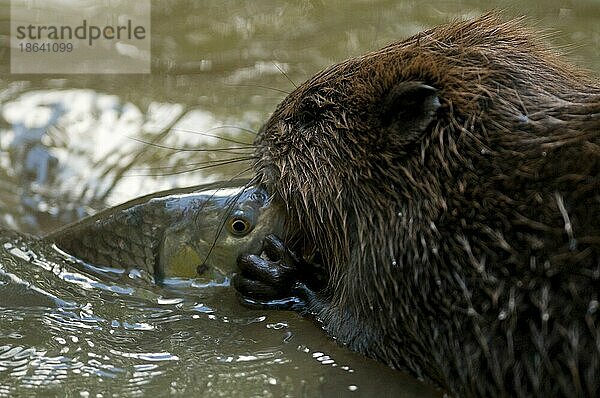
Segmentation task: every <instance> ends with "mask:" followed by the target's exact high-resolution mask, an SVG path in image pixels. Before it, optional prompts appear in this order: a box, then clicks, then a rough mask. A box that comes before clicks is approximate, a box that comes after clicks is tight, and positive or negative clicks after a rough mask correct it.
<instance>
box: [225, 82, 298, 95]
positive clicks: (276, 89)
mask: <svg viewBox="0 0 600 398" xmlns="http://www.w3.org/2000/svg"><path fill="white" fill-rule="evenodd" d="M224 85H226V86H230V87H251V88H264V89H266V90H272V91H277V92H278V93H282V94H285V95H288V94H290V93H291V91H286V90H282V89H279V88H275V87H269V86H263V85H260V84H230V83H224Z"/></svg>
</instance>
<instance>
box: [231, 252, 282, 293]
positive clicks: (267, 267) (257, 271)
mask: <svg viewBox="0 0 600 398" xmlns="http://www.w3.org/2000/svg"><path fill="white" fill-rule="evenodd" d="M238 266H239V267H240V270H241V271H242V275H244V276H246V277H248V278H251V279H256V280H259V281H264V282H266V283H268V284H270V285H273V286H281V285H285V284H286V281H287V280H289V279H290V277H289V276H290V272H291V270H290V269H289V268H288V267H286V266H285V265H284V264H281V263H280V262H279V261H270V260H266V259H264V258H262V257H260V256H257V255H256V254H248V255H245V256H241V257H240V258H239V259H238Z"/></svg>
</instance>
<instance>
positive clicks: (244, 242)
mask: <svg viewBox="0 0 600 398" xmlns="http://www.w3.org/2000/svg"><path fill="white" fill-rule="evenodd" d="M281 214H282V212H281V211H280V210H279V208H277V207H275V206H273V205H272V203H271V201H270V198H269V195H268V194H267V192H266V190H265V189H264V188H263V187H260V186H249V185H248V181H247V180H234V181H231V182H229V183H212V184H205V185H199V186H193V187H188V188H179V189H174V190H169V191H162V192H158V193H154V194H150V195H146V196H143V197H140V198H137V199H134V200H131V201H129V202H126V203H124V204H121V205H118V206H116V207H113V208H110V209H107V210H104V211H101V212H99V213H98V214H96V215H93V216H91V217H88V218H85V219H83V220H80V221H78V222H76V223H74V224H71V225H67V226H66V227H63V228H61V229H59V230H57V231H55V232H52V233H50V234H49V235H47V236H45V237H44V238H43V239H44V240H46V241H48V242H51V243H54V244H55V245H56V246H57V247H58V248H59V249H61V250H62V251H64V252H66V253H68V254H70V255H72V256H74V257H76V258H78V259H80V260H83V261H84V262H86V263H90V264H93V265H99V266H108V267H114V268H124V269H139V270H142V271H145V272H146V273H148V274H149V275H152V276H154V279H155V281H161V280H163V279H164V278H166V277H184V278H191V277H197V276H202V277H204V278H209V279H210V278H214V277H217V276H219V275H221V276H226V275H229V274H231V273H232V272H233V271H234V270H235V269H236V259H237V257H238V256H239V255H240V254H241V253H248V252H250V253H257V254H258V253H260V251H261V245H262V241H263V238H264V237H265V236H266V235H267V234H271V233H273V234H282V233H283V227H284V225H283V217H282V216H281Z"/></svg>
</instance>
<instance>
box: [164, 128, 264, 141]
mask: <svg viewBox="0 0 600 398" xmlns="http://www.w3.org/2000/svg"><path fill="white" fill-rule="evenodd" d="M222 129H236V130H240V131H243V132H246V133H249V134H252V135H256V131H254V130H252V129H249V128H245V127H240V126H233V125H222V126H216V127H212V128H210V129H208V130H206V131H194V130H189V129H182V128H178V127H174V128H172V129H171V130H172V131H181V132H184V133H190V134H197V135H202V136H204V137H211V138H217V139H219V140H222V141H227V142H233V143H234V144H241V145H252V143H251V142H244V141H237V140H234V139H231V138H227V137H222V136H220V135H213V134H208V132H210V131H215V130H222Z"/></svg>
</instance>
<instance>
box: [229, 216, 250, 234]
mask: <svg viewBox="0 0 600 398" xmlns="http://www.w3.org/2000/svg"><path fill="white" fill-rule="evenodd" d="M250 229H251V228H250V222H249V221H248V220H246V219H244V218H239V217H236V218H233V219H231V220H230V221H229V232H231V233H232V234H233V235H236V236H244V235H246V234H247V233H248V232H250Z"/></svg>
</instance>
